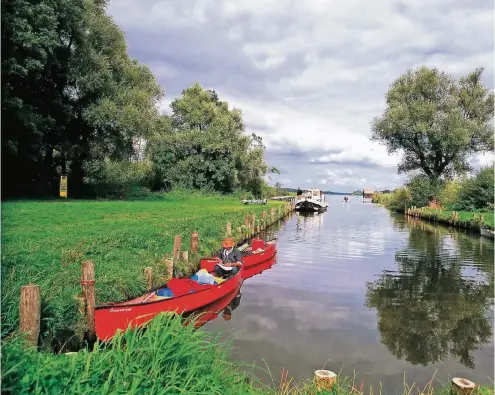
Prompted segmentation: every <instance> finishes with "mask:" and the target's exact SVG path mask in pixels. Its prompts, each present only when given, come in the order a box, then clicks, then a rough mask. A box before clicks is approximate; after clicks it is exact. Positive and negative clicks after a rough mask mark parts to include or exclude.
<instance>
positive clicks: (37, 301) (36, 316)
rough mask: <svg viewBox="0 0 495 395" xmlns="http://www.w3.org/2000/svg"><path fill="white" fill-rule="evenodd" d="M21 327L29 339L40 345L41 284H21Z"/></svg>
mask: <svg viewBox="0 0 495 395" xmlns="http://www.w3.org/2000/svg"><path fill="white" fill-rule="evenodd" d="M19 307H20V309H19V310H20V311H19V313H20V317H19V324H20V325H19V329H20V331H21V332H23V333H24V334H25V335H26V338H27V341H28V342H29V343H30V344H31V345H33V346H37V345H38V337H39V335H40V324H41V296H40V286H39V285H32V284H29V285H23V286H21V300H20V306H19Z"/></svg>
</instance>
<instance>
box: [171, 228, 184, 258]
mask: <svg viewBox="0 0 495 395" xmlns="http://www.w3.org/2000/svg"><path fill="white" fill-rule="evenodd" d="M181 240H182V236H181V235H175V237H174V251H173V253H172V260H173V261H174V265H175V264H176V263H177V261H178V260H179V253H180V244H181Z"/></svg>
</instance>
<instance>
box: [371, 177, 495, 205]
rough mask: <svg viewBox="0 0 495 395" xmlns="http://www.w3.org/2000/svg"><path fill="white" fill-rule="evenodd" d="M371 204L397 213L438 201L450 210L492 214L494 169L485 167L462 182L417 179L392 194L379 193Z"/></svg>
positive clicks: (414, 178)
mask: <svg viewBox="0 0 495 395" xmlns="http://www.w3.org/2000/svg"><path fill="white" fill-rule="evenodd" d="M372 201H373V203H378V204H382V205H384V206H386V207H388V208H390V209H391V210H398V211H403V210H404V208H405V207H412V206H415V207H428V206H429V204H430V203H431V202H432V201H436V203H437V204H439V205H440V206H441V207H442V208H443V209H446V210H450V211H464V212H486V213H489V212H493V204H494V169H493V167H486V168H484V169H481V170H480V171H478V172H477V173H476V174H475V176H473V177H471V178H467V179H464V180H460V181H432V180H429V179H428V178H427V177H425V176H416V177H413V178H412V179H411V181H410V182H409V183H408V184H407V186H405V187H402V188H399V189H396V190H395V191H393V192H392V193H387V194H383V193H377V194H376V195H374V196H373V200H372Z"/></svg>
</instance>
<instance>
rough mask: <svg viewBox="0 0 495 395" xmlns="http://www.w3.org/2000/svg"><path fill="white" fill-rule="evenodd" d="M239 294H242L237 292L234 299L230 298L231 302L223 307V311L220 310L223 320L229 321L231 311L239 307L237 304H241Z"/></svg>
mask: <svg viewBox="0 0 495 395" xmlns="http://www.w3.org/2000/svg"><path fill="white" fill-rule="evenodd" d="M241 296H242V294H241V293H240V292H239V293H238V294H237V295H236V296H235V297H234V299H232V302H230V304H229V305H228V306H227V307H226V308H225V309H223V312H222V317H223V319H224V320H225V321H230V320H231V318H232V312H233V311H234V310H235V309H237V308H238V307H239V305H240V304H241Z"/></svg>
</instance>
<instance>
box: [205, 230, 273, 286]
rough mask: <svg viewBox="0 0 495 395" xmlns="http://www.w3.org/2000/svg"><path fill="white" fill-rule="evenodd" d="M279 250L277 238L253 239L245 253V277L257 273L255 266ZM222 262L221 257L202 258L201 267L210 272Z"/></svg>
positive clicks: (243, 258)
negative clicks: (266, 239) (266, 240)
mask: <svg viewBox="0 0 495 395" xmlns="http://www.w3.org/2000/svg"><path fill="white" fill-rule="evenodd" d="M276 252H277V244H276V240H272V241H268V242H265V241H264V240H263V239H253V242H252V244H251V246H250V247H248V248H247V249H246V250H245V251H244V254H243V257H242V260H243V265H242V266H243V267H244V271H243V279H246V278H249V277H252V276H253V275H255V274H257V271H256V270H255V267H256V266H257V265H259V264H261V263H263V262H266V261H268V260H269V259H271V258H273V256H274V255H275V253H276ZM219 262H221V260H220V259H219V258H206V259H201V261H200V262H199V266H200V268H201V269H206V270H208V271H209V272H210V273H211V272H213V271H214V270H215V269H214V267H215V265H216V264H218V263H219Z"/></svg>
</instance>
